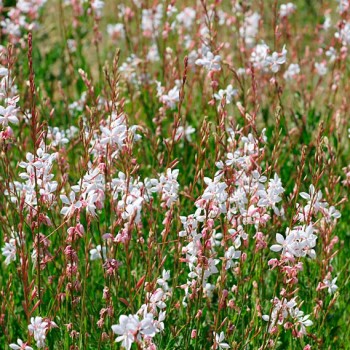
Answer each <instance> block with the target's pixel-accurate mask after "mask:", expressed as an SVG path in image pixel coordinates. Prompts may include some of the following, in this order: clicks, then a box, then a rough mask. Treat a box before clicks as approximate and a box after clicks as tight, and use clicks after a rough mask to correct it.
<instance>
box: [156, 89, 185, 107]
mask: <svg viewBox="0 0 350 350" xmlns="http://www.w3.org/2000/svg"><path fill="white" fill-rule="evenodd" d="M160 100H161V102H162V103H164V104H165V105H166V106H168V107H169V108H171V109H174V108H175V107H176V105H177V103H178V102H179V101H180V90H179V88H178V86H176V85H175V86H174V87H173V88H172V89H171V90H170V91H169V92H168V94H167V95H162V96H161V97H160Z"/></svg>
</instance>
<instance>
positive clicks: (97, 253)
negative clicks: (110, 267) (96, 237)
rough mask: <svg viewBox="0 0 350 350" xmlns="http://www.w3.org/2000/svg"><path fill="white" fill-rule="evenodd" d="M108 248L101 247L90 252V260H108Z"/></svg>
mask: <svg viewBox="0 0 350 350" xmlns="http://www.w3.org/2000/svg"><path fill="white" fill-rule="evenodd" d="M106 256H107V255H106V247H101V246H100V245H98V246H96V248H94V249H91V250H90V260H98V259H102V257H103V259H106Z"/></svg>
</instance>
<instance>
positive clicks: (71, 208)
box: [60, 191, 82, 217]
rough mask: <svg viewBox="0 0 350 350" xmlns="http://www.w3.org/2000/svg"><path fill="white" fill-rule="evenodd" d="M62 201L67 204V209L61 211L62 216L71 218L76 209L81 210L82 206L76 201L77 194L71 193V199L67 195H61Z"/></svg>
mask: <svg viewBox="0 0 350 350" xmlns="http://www.w3.org/2000/svg"><path fill="white" fill-rule="evenodd" d="M60 198H61V201H62V202H63V203H64V204H66V205H67V206H66V207H63V208H62V209H61V214H62V215H64V216H67V217H69V216H71V215H73V214H74V212H75V210H76V209H80V208H81V207H82V204H81V202H80V201H75V193H74V191H71V192H70V194H69V198H68V197H67V196H66V195H60Z"/></svg>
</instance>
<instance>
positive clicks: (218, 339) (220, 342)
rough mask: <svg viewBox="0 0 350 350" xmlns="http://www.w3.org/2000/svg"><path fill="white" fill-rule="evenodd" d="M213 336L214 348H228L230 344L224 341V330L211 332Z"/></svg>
mask: <svg viewBox="0 0 350 350" xmlns="http://www.w3.org/2000/svg"><path fill="white" fill-rule="evenodd" d="M213 334H214V336H215V346H214V349H217V348H219V349H220V350H221V349H230V345H228V344H227V343H224V340H225V334H224V332H220V334H218V333H215V332H214V333H213Z"/></svg>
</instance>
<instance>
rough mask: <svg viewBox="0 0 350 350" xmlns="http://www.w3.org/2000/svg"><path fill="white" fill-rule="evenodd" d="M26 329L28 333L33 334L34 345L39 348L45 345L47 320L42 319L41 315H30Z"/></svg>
mask: <svg viewBox="0 0 350 350" xmlns="http://www.w3.org/2000/svg"><path fill="white" fill-rule="evenodd" d="M30 322H31V323H30V325H29V326H28V330H29V333H30V334H33V335H34V340H35V341H36V346H37V347H38V348H39V349H40V348H43V347H45V339H46V331H47V329H48V322H45V321H43V319H42V317H35V318H34V317H32V318H31V320H30Z"/></svg>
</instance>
